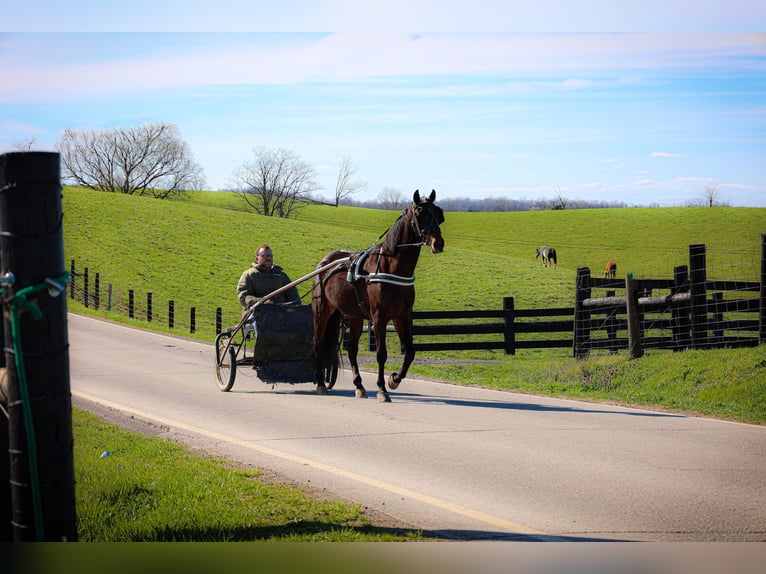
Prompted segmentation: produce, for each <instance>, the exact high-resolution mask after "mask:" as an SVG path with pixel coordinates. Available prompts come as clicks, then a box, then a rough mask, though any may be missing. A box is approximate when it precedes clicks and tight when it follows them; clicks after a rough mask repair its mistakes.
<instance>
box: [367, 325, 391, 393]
mask: <svg viewBox="0 0 766 574" xmlns="http://www.w3.org/2000/svg"><path fill="white" fill-rule="evenodd" d="M372 327H373V331H374V333H375V345H376V348H377V353H376V359H377V360H378V402H379V403H390V402H391V397H389V396H388V391H387V390H386V373H385V371H386V359H388V350H387V349H386V322H385V321H383V320H382V319H381V318H380V317H379V316H377V315H373V317H372Z"/></svg>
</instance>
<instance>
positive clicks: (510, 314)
mask: <svg viewBox="0 0 766 574" xmlns="http://www.w3.org/2000/svg"><path fill="white" fill-rule="evenodd" d="M503 315H504V318H503V323H504V325H505V328H504V330H503V342H504V343H505V354H506V355H515V354H516V323H515V320H516V308H515V305H514V301H513V297H503Z"/></svg>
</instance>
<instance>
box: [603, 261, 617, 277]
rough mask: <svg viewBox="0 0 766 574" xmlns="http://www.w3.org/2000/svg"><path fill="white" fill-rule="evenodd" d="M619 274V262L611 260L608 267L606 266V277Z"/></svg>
mask: <svg viewBox="0 0 766 574" xmlns="http://www.w3.org/2000/svg"><path fill="white" fill-rule="evenodd" d="M616 275H617V263H616V262H614V261H610V262H609V263H607V264H606V267H605V268H604V277H606V278H612V279H613V278H614V277H615V276H616Z"/></svg>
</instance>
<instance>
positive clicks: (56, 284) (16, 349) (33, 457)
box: [10, 272, 70, 541]
mask: <svg viewBox="0 0 766 574" xmlns="http://www.w3.org/2000/svg"><path fill="white" fill-rule="evenodd" d="M69 279H70V276H69V273H66V272H65V273H64V274H63V275H60V276H59V277H57V278H56V279H46V280H45V282H43V283H39V284H37V285H30V286H29V287H25V288H24V289H21V290H20V291H19V292H18V293H16V294H15V295H14V296H13V298H11V300H10V303H11V313H10V315H11V336H12V338H13V354H14V361H15V364H16V377H17V380H18V385H19V392H20V393H21V404H22V410H23V412H24V430H25V431H26V435H27V450H28V458H29V482H30V486H31V488H32V507H33V512H34V521H35V535H36V538H37V540H38V541H44V540H45V529H44V526H43V507H42V494H41V491H40V473H39V470H38V467H37V439H36V436H35V425H34V421H33V420H32V405H31V402H30V398H29V387H28V386H27V371H26V367H25V365H24V356H23V350H22V348H21V324H20V322H19V314H20V312H21V311H22V310H26V311H28V312H29V314H30V315H31V316H32V318H33V319H35V320H39V319H40V318H41V317H42V316H43V313H42V311H41V310H40V307H39V306H38V305H37V304H36V303H35V302H34V301H30V300H29V299H28V297H29V296H30V295H33V294H35V293H38V292H40V291H42V290H44V289H48V290H49V291H50V293H51V295H52V296H57V295H59V294H60V293H61V291H63V290H64V285H65V283H67V282H68V281H69Z"/></svg>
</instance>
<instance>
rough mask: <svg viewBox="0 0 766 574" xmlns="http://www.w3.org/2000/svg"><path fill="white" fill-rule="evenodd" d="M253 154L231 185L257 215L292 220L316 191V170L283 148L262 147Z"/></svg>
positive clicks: (233, 177) (233, 175) (231, 181)
mask: <svg viewBox="0 0 766 574" xmlns="http://www.w3.org/2000/svg"><path fill="white" fill-rule="evenodd" d="M253 154H254V156H255V158H254V159H253V161H249V162H245V163H244V164H242V165H241V166H240V167H239V168H237V169H236V170H235V171H234V173H233V174H232V176H231V177H230V178H229V184H230V185H231V187H232V188H233V189H234V191H235V192H236V193H237V194H239V195H240V196H241V197H242V198H243V199H244V200H245V201H246V202H247V204H248V205H249V206H250V207H252V208H253V209H254V210H255V211H256V213H260V214H261V215H277V216H279V217H290V215H291V214H293V212H294V211H295V210H296V209H298V208H299V207H301V206H302V205H305V202H306V201H307V200H308V199H309V196H310V194H311V193H312V192H313V191H315V190H316V189H317V183H316V179H315V171H314V168H313V167H311V166H310V165H309V164H307V163H305V162H304V161H303V160H301V159H300V158H299V157H298V156H297V155H295V154H294V153H293V152H292V151H290V150H286V149H282V148H268V147H259V148H256V149H254V150H253Z"/></svg>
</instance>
